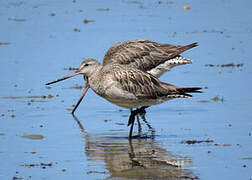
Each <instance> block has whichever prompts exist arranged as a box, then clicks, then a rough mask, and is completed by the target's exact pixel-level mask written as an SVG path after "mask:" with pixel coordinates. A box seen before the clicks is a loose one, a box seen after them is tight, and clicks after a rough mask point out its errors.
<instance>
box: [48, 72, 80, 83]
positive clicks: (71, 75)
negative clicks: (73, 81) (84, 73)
mask: <svg viewBox="0 0 252 180" xmlns="http://www.w3.org/2000/svg"><path fill="white" fill-rule="evenodd" d="M78 74H80V71H75V72H74V73H71V74H68V75H66V76H64V77H63V78H60V79H57V80H56V81H52V82H49V83H46V85H50V84H54V83H56V82H59V81H63V80H65V79H68V78H70V77H73V76H76V75H78Z"/></svg>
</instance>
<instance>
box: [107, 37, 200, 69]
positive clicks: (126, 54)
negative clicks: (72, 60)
mask: <svg viewBox="0 0 252 180" xmlns="http://www.w3.org/2000/svg"><path fill="white" fill-rule="evenodd" d="M195 46H197V43H192V44H189V45H187V46H176V45H171V44H160V43H156V42H153V41H149V40H141V39H136V40H130V41H126V42H120V43H117V44H115V45H113V46H112V47H111V48H110V49H109V50H108V51H107V53H106V54H105V56H104V59H103V66H106V65H108V64H121V65H125V66H128V67H133V68H137V69H140V70H142V71H150V70H152V69H153V68H155V67H157V66H158V65H160V64H162V63H164V62H166V61H169V60H171V59H173V58H175V57H180V54H181V53H182V52H184V51H186V50H188V49H190V48H192V47H195ZM188 63H191V61H190V60H188V59H184V60H183V61H182V60H181V61H180V62H178V63H177V65H179V64H188ZM170 65H171V66H172V65H173V66H175V65H176V62H171V64H170ZM168 70H169V69H168Z"/></svg>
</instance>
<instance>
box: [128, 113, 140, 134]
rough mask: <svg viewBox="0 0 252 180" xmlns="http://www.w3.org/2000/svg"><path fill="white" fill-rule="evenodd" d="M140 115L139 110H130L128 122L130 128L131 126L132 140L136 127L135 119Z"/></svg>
mask: <svg viewBox="0 0 252 180" xmlns="http://www.w3.org/2000/svg"><path fill="white" fill-rule="evenodd" d="M137 114H138V109H136V110H132V109H130V117H129V121H128V126H129V125H131V126H130V132H129V138H130V139H131V138H132V132H133V127H134V122H135V117H136V115H137Z"/></svg>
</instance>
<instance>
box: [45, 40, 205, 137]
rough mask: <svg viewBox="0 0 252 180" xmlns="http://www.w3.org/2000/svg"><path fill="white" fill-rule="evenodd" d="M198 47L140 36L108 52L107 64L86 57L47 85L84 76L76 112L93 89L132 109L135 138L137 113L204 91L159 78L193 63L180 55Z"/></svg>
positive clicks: (102, 95) (116, 45)
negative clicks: (183, 65) (76, 67)
mask: <svg viewBox="0 0 252 180" xmlns="http://www.w3.org/2000/svg"><path fill="white" fill-rule="evenodd" d="M195 46H197V43H192V44H189V45H186V46H176V45H170V44H160V43H156V42H153V41H149V40H138V39H137V40H130V41H126V42H121V43H118V44H115V45H114V46H112V47H111V48H110V49H109V50H108V51H107V52H106V54H105V56H104V59H103V64H100V63H99V62H98V61H97V60H95V59H87V60H84V61H83V62H82V63H81V65H80V67H79V69H78V70H77V71H75V72H74V73H72V74H69V75H67V76H65V77H63V78H61V79H58V80H56V81H52V82H49V83H47V84H46V85H50V84H53V83H56V82H59V81H62V80H65V79H68V78H70V77H73V76H76V75H84V79H85V82H86V85H85V88H84V90H83V92H82V94H81V97H80V99H79V100H78V102H77V104H76V105H75V107H74V109H73V111H72V114H74V112H75V110H76V109H77V107H78V105H79V104H80V102H81V101H82V99H83V97H84V96H85V94H86V92H87V90H88V89H89V88H91V89H93V91H94V92H95V93H96V94H98V95H99V96H101V97H103V98H105V99H106V100H108V101H109V102H111V103H113V104H116V105H118V106H120V107H124V108H129V109H130V110H131V115H130V117H129V122H128V125H131V128H130V133H129V137H130V138H131V137H132V130H133V126H134V120H135V115H136V114H138V113H139V112H142V111H144V108H146V107H149V106H152V105H156V104H160V103H163V102H165V101H167V100H170V99H173V98H188V97H192V96H191V95H190V94H188V93H195V92H200V91H199V90H200V89H201V88H199V87H178V86H174V85H171V84H168V83H165V82H162V81H160V80H159V79H158V77H160V76H161V75H162V74H163V73H164V72H166V71H169V70H170V69H171V68H172V67H174V66H177V65H181V64H189V63H191V62H192V61H191V60H188V59H186V58H184V57H182V56H180V54H181V53H182V52H184V51H186V50H188V49H190V48H192V47H195ZM133 108H136V109H135V110H133Z"/></svg>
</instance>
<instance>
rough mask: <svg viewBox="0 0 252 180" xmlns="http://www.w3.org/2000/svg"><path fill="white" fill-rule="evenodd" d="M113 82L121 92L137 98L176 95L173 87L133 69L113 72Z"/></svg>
mask: <svg viewBox="0 0 252 180" xmlns="http://www.w3.org/2000/svg"><path fill="white" fill-rule="evenodd" d="M113 72H114V77H115V80H116V81H117V82H118V83H119V84H120V86H121V87H122V89H123V90H125V91H128V92H130V93H133V94H134V95H135V96H137V97H139V98H154V99H155V98H158V97H162V96H165V95H169V94H174V93H177V89H176V87H175V86H173V85H171V84H167V83H165V84H166V86H163V82H161V81H160V80H158V79H157V78H156V77H155V76H153V75H151V74H149V73H146V72H143V71H141V70H139V69H135V68H120V70H115V71H113Z"/></svg>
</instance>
